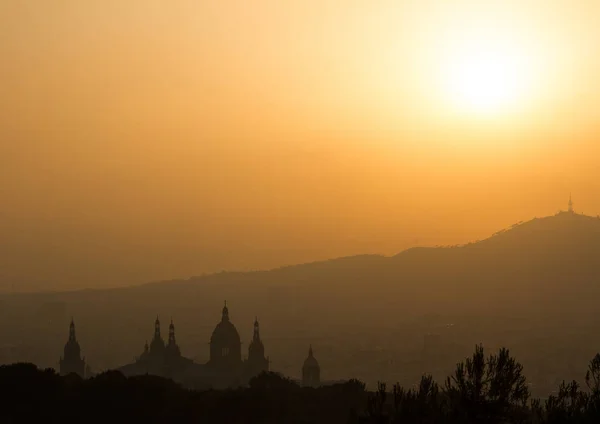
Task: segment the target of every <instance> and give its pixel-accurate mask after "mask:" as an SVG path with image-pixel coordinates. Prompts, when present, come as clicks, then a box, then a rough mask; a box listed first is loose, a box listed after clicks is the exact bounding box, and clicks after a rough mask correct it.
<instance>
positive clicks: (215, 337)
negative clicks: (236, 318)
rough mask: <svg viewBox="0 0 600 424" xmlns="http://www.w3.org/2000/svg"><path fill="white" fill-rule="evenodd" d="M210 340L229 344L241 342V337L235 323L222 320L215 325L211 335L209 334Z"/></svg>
mask: <svg viewBox="0 0 600 424" xmlns="http://www.w3.org/2000/svg"><path fill="white" fill-rule="evenodd" d="M210 342H211V343H217V344H219V345H230V344H233V343H236V344H239V343H241V339H240V334H239V333H238V331H237V329H236V328H235V325H233V324H232V323H231V321H225V320H223V321H221V322H220V323H218V324H217V326H216V327H215V329H214V331H213V333H212V336H210Z"/></svg>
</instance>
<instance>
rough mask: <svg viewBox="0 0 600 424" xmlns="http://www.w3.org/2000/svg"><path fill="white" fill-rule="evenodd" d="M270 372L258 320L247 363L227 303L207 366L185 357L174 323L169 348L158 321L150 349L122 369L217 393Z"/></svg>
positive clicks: (214, 331) (146, 346)
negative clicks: (262, 373)
mask: <svg viewBox="0 0 600 424" xmlns="http://www.w3.org/2000/svg"><path fill="white" fill-rule="evenodd" d="M268 369H269V360H268V359H267V358H266V357H265V348H264V345H263V342H262V340H261V338H260V332H259V323H258V319H256V320H255V322H254V334H253V337H252V341H251V342H250V345H249V347H248V359H247V360H245V361H244V360H242V343H241V339H240V335H239V333H238V331H237V329H236V327H235V325H234V324H233V323H232V322H231V320H230V318H229V308H228V307H227V303H226V302H225V305H224V306H223V309H222V311H221V320H220V321H219V322H218V323H217V325H216V326H215V329H214V330H213V332H212V335H211V338H210V359H209V360H208V362H207V363H205V364H197V363H195V362H194V361H193V360H191V359H189V358H185V357H184V356H182V355H181V350H180V348H179V346H178V345H177V342H176V339H175V325H174V324H173V321H172V320H171V324H170V325H169V339H168V342H167V343H166V344H165V342H164V340H163V338H162V337H161V333H160V320H159V319H158V317H157V318H156V321H155V322H154V337H153V338H152V342H151V343H150V345H148V343H147V342H146V345H145V346H144V351H143V352H142V354H141V355H140V356H139V357H137V358H136V359H135V361H134V362H133V363H131V364H128V365H125V366H123V367H121V368H119V370H120V371H121V372H122V373H123V374H125V375H140V374H152V375H158V376H162V377H167V378H171V379H173V380H175V381H178V382H180V383H183V384H185V385H187V386H191V387H195V388H215V389H220V388H226V387H237V386H241V385H245V384H247V383H248V381H249V380H250V379H251V378H252V377H254V376H256V375H258V374H260V373H261V372H263V371H268Z"/></svg>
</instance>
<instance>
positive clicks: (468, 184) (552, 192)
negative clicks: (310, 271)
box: [0, 0, 600, 289]
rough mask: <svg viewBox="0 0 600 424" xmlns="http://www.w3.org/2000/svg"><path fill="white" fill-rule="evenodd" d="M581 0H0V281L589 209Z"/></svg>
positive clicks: (591, 114) (136, 276)
mask: <svg viewBox="0 0 600 424" xmlns="http://www.w3.org/2000/svg"><path fill="white" fill-rule="evenodd" d="M598 16H600V3H599V2H596V1H516V0H515V1H506V0H505V1H485V2H482V1H456V2H454V1H453V2H447V1H431V0H426V1H423V0H418V1H417V0H415V1H405V2H401V1H391V0H389V1H388V0H381V1H356V2H350V1H332V0H301V1H295V0H290V1H275V0H257V1H253V2H248V1H241V0H222V1H184V0H180V1H153V0H128V1H121V0H119V1H116V0H115V1H111V0H102V1H99V0H87V1H75V0H72V1H68V0H65V1H44V0H39V1H26V0H4V1H2V2H0V58H1V64H0V200H1V202H0V205H1V206H0V253H1V254H0V270H1V271H0V273H1V280H2V282H3V283H2V284H3V286H2V287H3V288H6V284H12V283H13V282H17V287H16V289H18V288H19V284H22V287H23V288H25V287H27V286H28V284H29V285H31V284H34V283H35V284H36V285H37V287H38V288H39V287H45V288H48V289H54V288H67V287H69V288H73V287H104V286H116V285H123V284H134V283H141V282H145V281H150V280H157V279H167V278H176V277H187V276H191V275H198V274H200V273H202V272H213V271H218V270H221V269H230V270H238V269H240V270H241V269H259V268H270V267H275V266H279V265H283V264H291V263H298V262H305V261H312V260H318V259H326V258H331V257H337V256H344V255H353V254H358V253H381V254H386V255H389V254H394V253H396V252H399V251H401V250H402V249H405V248H407V247H410V246H414V245H435V244H454V243H464V242H468V241H471V240H476V239H480V238H483V237H486V236H488V235H490V234H491V233H493V232H495V231H496V230H498V229H500V228H503V227H506V226H508V225H510V224H513V223H514V222H517V221H520V220H523V219H528V218H531V217H533V216H542V215H549V214H552V213H555V212H556V211H557V210H558V209H565V208H566V203H567V200H568V196H569V192H572V193H573V196H574V200H575V207H576V209H578V210H579V211H582V212H584V213H588V214H591V215H596V214H597V213H600V196H599V195H598V193H600V191H599V188H600V183H599V181H600V167H599V166H598V159H597V158H598V157H599V153H600V151H599V150H600V149H599V148H598V145H599V139H598V130H599V122H600V120H599V118H600V105H599V101H600V80H599V79H598V75H600V44H599V43H598V40H600V26H598Z"/></svg>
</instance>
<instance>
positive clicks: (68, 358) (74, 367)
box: [60, 318, 85, 378]
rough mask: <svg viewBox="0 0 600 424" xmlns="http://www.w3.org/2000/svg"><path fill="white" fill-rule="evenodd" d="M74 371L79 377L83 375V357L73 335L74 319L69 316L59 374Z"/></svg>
mask: <svg viewBox="0 0 600 424" xmlns="http://www.w3.org/2000/svg"><path fill="white" fill-rule="evenodd" d="M72 373H75V374H77V375H79V376H80V377H81V378H83V377H85V358H83V359H82V358H81V347H80V346H79V342H77V337H76V336H75V321H73V318H71V324H70V325H69V340H67V343H66V344H65V349H64V354H63V356H62V357H61V358H60V374H61V375H68V374H72Z"/></svg>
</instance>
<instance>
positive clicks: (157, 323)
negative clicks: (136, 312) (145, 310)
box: [154, 315, 160, 338]
mask: <svg viewBox="0 0 600 424" xmlns="http://www.w3.org/2000/svg"><path fill="white" fill-rule="evenodd" d="M154 337H155V338H160V321H159V319H158V315H156V321H154Z"/></svg>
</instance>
